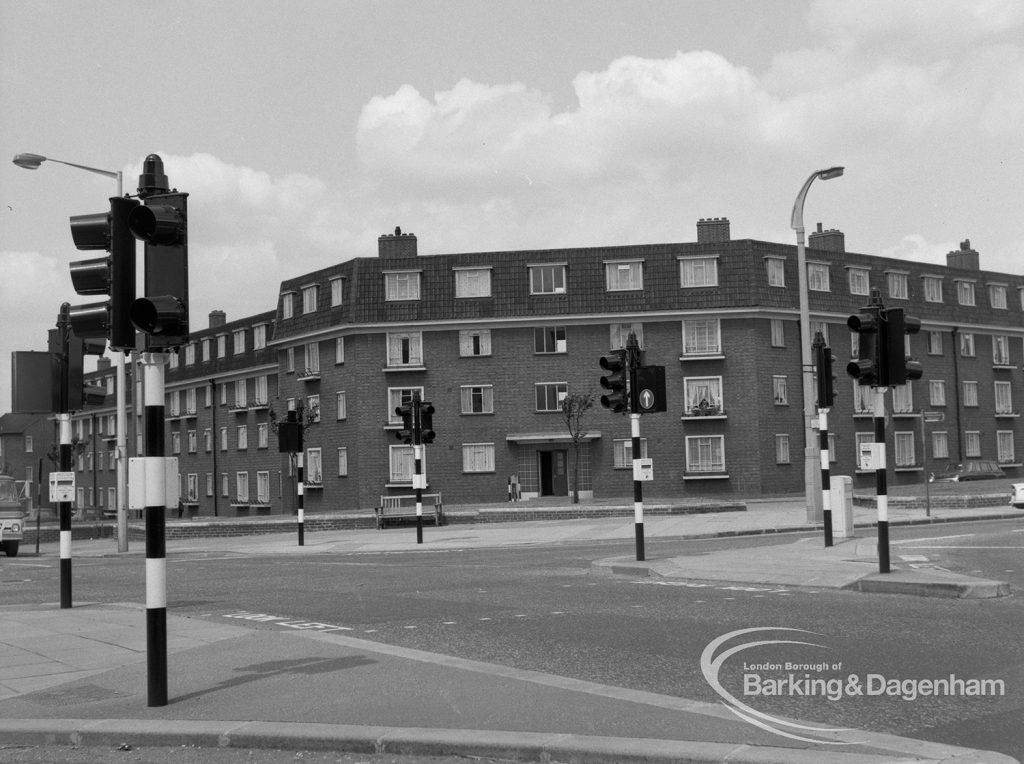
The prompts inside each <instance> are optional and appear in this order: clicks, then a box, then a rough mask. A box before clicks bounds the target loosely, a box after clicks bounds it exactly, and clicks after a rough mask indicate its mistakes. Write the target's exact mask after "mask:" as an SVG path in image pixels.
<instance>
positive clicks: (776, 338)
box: [771, 318, 786, 348]
mask: <svg viewBox="0 0 1024 764" xmlns="http://www.w3.org/2000/svg"><path fill="white" fill-rule="evenodd" d="M771 336H772V340H771V341H772V347H773V348H784V347H786V325H785V323H784V322H783V321H782V319H781V318H773V319H771Z"/></svg>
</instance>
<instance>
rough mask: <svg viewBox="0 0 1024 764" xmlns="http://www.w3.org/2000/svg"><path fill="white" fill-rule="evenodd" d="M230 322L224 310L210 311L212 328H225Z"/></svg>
mask: <svg viewBox="0 0 1024 764" xmlns="http://www.w3.org/2000/svg"><path fill="white" fill-rule="evenodd" d="M227 322H228V314H227V313H225V312H224V311H223V310H211V311H210V328H211V329H215V328H216V327H218V326H224V324H226V323H227Z"/></svg>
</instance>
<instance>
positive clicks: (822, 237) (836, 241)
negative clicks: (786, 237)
mask: <svg viewBox="0 0 1024 764" xmlns="http://www.w3.org/2000/svg"><path fill="white" fill-rule="evenodd" d="M807 246H808V247H809V248H810V249H823V250H825V251H826V252H840V253H842V252H845V251H846V236H845V235H844V234H843V232H842V231H840V230H837V229H835V228H830V229H828V230H827V231H822V230H821V223H818V230H817V231H811V234H810V236H808V237H807Z"/></svg>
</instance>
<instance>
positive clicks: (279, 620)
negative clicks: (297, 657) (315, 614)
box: [224, 610, 352, 632]
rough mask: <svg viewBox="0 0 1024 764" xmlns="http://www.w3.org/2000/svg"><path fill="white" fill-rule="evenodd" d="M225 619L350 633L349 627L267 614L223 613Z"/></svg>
mask: <svg viewBox="0 0 1024 764" xmlns="http://www.w3.org/2000/svg"><path fill="white" fill-rule="evenodd" d="M224 617H225V618H237V619H239V620H242V621H255V622H257V623H272V624H273V625H275V626H281V627H284V628H287V629H298V630H300V631H321V632H327V631H352V628H351V627H349V626H338V625H337V624H333V623H320V622H319V621H302V620H299V619H296V618H288V617H286V616H282V615H270V614H268V613H250V612H248V611H245V610H243V611H240V612H238V613H225V615H224Z"/></svg>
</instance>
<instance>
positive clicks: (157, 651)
mask: <svg viewBox="0 0 1024 764" xmlns="http://www.w3.org/2000/svg"><path fill="white" fill-rule="evenodd" d="M165 360H166V356H165V355H164V354H163V353H143V354H142V375H143V403H144V408H143V432H144V433H145V436H144V440H143V459H142V464H143V471H144V474H145V477H144V485H145V499H144V501H145V513H146V677H147V685H148V691H149V693H148V699H149V706H151V707H152V706H166V705H167V549H166V507H167V504H168V501H167V463H166V460H165V458H164V362H165Z"/></svg>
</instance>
